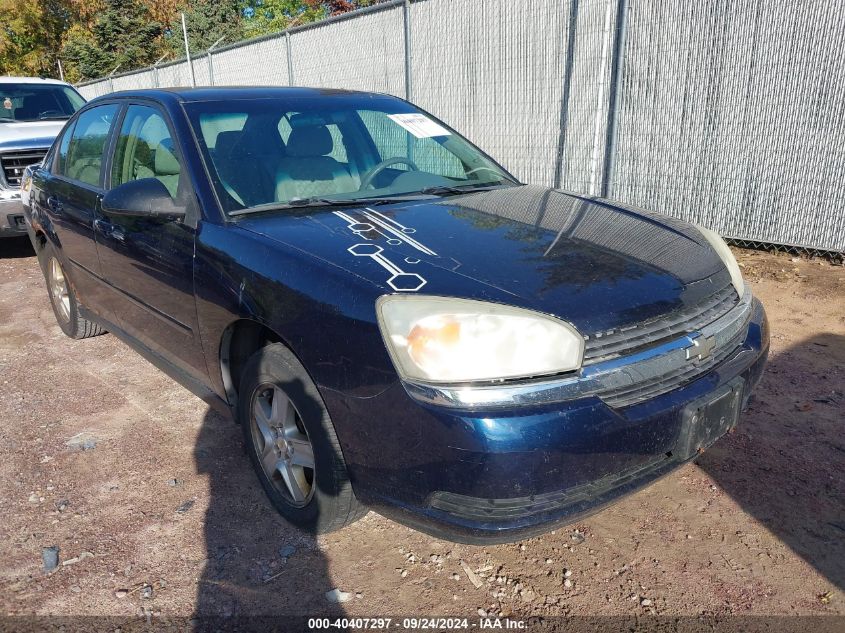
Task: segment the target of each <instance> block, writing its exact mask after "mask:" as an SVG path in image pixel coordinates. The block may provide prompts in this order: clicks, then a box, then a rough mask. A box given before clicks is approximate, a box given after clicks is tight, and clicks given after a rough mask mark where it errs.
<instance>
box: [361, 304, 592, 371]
mask: <svg viewBox="0 0 845 633" xmlns="http://www.w3.org/2000/svg"><path fill="white" fill-rule="evenodd" d="M376 313H377V315H378V323H379V327H380V328H381V335H382V337H383V338H384V341H385V344H386V345H387V349H388V351H389V352H390V356H391V358H392V359H393V362H394V364H395V365H396V369H397V370H398V371H399V373H400V374H401V376H402V377H403V378H406V379H410V380H419V381H423V382H472V381H479V380H496V379H506V378H527V377H531V376H545V375H549V374H557V373H561V372H565V371H571V370H574V369H578V368H579V367H580V366H581V359H582V357H583V355H584V339H583V338H582V337H581V335H580V334H578V332H577V331H576V330H575V328H573V327H572V326H571V325H569V324H568V323H564V322H563V321H559V320H558V319H555V318H553V317H550V316H546V315H544V314H539V313H537V312H531V311H529V310H523V309H521V308H514V307H510V306H505V305H499V304H495V303H486V302H483V301H473V300H470V299H453V298H449V297H429V296H418V295H417V296H409V295H386V296H383V297H381V298H379V300H378V301H377V302H376Z"/></svg>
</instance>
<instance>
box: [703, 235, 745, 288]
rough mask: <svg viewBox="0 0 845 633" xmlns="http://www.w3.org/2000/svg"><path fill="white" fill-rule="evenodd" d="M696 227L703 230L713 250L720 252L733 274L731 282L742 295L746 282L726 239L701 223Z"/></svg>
mask: <svg viewBox="0 0 845 633" xmlns="http://www.w3.org/2000/svg"><path fill="white" fill-rule="evenodd" d="M696 228H697V229H698V230H699V231H701V234H702V235H703V236H704V239H706V240H707V241H708V242H709V243H710V246H712V247H713V250H714V251H716V252H717V253H718V254H719V257H721V258H722V261H723V262H724V263H725V266H726V267H727V269H728V272H729V273H730V274H731V282H732V283H733V285H734V288H736V292H737V294H738V295H739V296H740V297H741V296H742V295H743V293H744V292H745V282H744V281H743V280H742V272H741V271H740V270H739V264H737V263H736V258H735V257H734V254H733V253H731V249H730V248H728V245H727V243H725V240H723V239H722V238H721V237H720V236H719V234H718V233H716V232H715V231H711V230H710V229H705V228H704V227H703V226H699V225H696Z"/></svg>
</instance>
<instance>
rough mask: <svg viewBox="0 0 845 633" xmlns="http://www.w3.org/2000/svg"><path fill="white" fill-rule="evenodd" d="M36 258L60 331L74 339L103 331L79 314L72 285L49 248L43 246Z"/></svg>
mask: <svg viewBox="0 0 845 633" xmlns="http://www.w3.org/2000/svg"><path fill="white" fill-rule="evenodd" d="M38 258H39V260H41V268H42V270H43V271H44V278H45V279H46V281H47V292H48V293H49V295H50V304H51V305H52V306H53V313H54V314H55V315H56V321H57V322H58V324H59V327H60V328H61V329H62V332H64V333H65V334H66V335H67V336H69V337H71V338H76V339H80V338H88V337H91V336H97V335H98V334H102V333H103V332H105V330H104V329H103V328H101V327H100V326H99V325H97V324H96V323H92V322H91V321H89V320H88V319H86V318H84V317H82V316H80V314H79V302H78V301H77V300H76V293H74V291H73V286H72V285H71V284H70V282H69V281H68V278H67V275H65V269H64V268H63V267H62V264H61V262H60V261H59V260H58V258H57V257H56V256H55V254H54V253H53V252H51V249H50V248H49V247H47V248H44V249H43V250H42V251H41V252H40V253H39V254H38Z"/></svg>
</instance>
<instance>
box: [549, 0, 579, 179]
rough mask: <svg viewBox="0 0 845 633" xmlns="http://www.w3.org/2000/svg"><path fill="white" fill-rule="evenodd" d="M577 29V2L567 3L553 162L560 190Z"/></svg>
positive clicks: (573, 0)
mask: <svg viewBox="0 0 845 633" xmlns="http://www.w3.org/2000/svg"><path fill="white" fill-rule="evenodd" d="M577 28H578V0H570V1H569V32H568V33H567V39H566V59H565V60H564V66H563V87H562V88H561V93H560V122H559V128H558V130H559V134H558V139H557V159H556V160H555V175H554V188H555V189H560V185H561V180H562V179H563V153H564V151H565V150H566V132H567V125H568V123H569V95H570V93H571V92H572V68H573V66H574V64H575V41H576V38H575V36H576V29H577Z"/></svg>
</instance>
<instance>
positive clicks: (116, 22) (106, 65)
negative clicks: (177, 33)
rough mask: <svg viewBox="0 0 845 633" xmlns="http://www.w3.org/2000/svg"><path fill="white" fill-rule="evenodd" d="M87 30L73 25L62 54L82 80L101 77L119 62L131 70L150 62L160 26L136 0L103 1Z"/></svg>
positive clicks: (157, 45)
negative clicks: (102, 7)
mask: <svg viewBox="0 0 845 633" xmlns="http://www.w3.org/2000/svg"><path fill="white" fill-rule="evenodd" d="M104 5H105V7H104V9H103V11H102V12H100V14H99V15H98V16H97V17H96V20H95V22H94V25H93V27H92V28H91V31H90V33H89V32H88V31H86V30H84V29H81V28H74V29H72V30H71V32H70V33H69V34H68V38H67V41H66V43H65V45H64V47H63V49H62V57H63V59H65V60H67V66H68V67H69V69H72V70H74V71H75V73H76V74H77V75H78V76H79V77H80V78H83V79H88V78H95V77H102V76H105V75H107V74H109V73H110V72H111V71H112V70H113V69H114V67H115V66H117V65H118V64H120V70H122V71H126V70H132V69H134V68H139V67H141V66H147V65H149V64H152V63H153V62H154V61H155V60H156V58H157V57H158V56H159V50H160V43H159V38H160V36H161V33H162V27H161V25H160V24H159V23H158V22H155V21H153V20H152V19H151V18H150V15H149V11H148V10H147V7H146V6H145V5H143V4H141V3H140V2H139V1H138V0H106V2H105V3H104Z"/></svg>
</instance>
